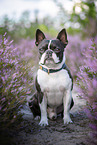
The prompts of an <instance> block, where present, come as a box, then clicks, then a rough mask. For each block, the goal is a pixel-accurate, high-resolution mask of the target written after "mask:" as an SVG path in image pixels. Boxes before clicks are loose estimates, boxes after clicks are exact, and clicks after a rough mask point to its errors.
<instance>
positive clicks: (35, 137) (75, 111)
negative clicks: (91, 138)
mask: <svg viewBox="0 0 97 145" xmlns="http://www.w3.org/2000/svg"><path fill="white" fill-rule="evenodd" d="M76 96H77V94H76V93H75V92H73V98H74V102H75V105H74V107H73V108H72V110H71V119H72V121H73V124H68V125H64V124H63V119H62V118H61V116H58V118H57V120H56V121H51V120H49V126H46V127H41V126H39V125H38V124H39V120H37V121H36V120H33V119H32V113H31V112H30V110H29V108H27V109H26V111H25V110H22V111H24V121H23V122H22V126H23V128H22V129H21V131H20V132H19V133H18V136H17V145H89V142H88V143H87V137H88V134H89V132H90V128H89V120H88V118H87V117H86V114H85V113H84V108H85V105H86V103H85V100H83V99H80V98H78V97H76ZM26 107H27V106H26Z"/></svg>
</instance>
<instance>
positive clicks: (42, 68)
mask: <svg viewBox="0 0 97 145" xmlns="http://www.w3.org/2000/svg"><path fill="white" fill-rule="evenodd" d="M39 68H40V69H41V70H43V71H45V72H47V73H48V74H49V73H55V72H58V71H60V70H62V69H65V68H66V64H65V63H64V64H63V65H62V67H61V68H59V69H47V68H45V67H43V66H42V65H40V64H39Z"/></svg>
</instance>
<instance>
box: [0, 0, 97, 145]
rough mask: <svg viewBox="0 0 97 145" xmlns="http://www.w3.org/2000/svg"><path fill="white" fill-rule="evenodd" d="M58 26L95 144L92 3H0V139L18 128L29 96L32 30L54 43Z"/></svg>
mask: <svg viewBox="0 0 97 145" xmlns="http://www.w3.org/2000/svg"><path fill="white" fill-rule="evenodd" d="M63 28H66V30H67V38H68V41H69V43H68V45H67V47H66V49H65V53H66V64H67V65H68V67H69V68H70V71H71V74H72V76H73V78H74V84H76V87H75V85H74V90H75V89H76V91H77V93H78V94H79V96H80V97H82V98H84V99H85V100H86V102H87V104H86V108H87V109H86V114H87V116H88V118H89V119H90V128H91V129H92V130H93V133H92V135H91V140H92V139H93V140H92V142H95V144H97V0H0V130H3V134H2V131H0V135H1V136H4V135H5V132H6V129H9V128H10V126H11V127H12V128H13V125H14V127H16V128H15V130H16V129H18V128H20V127H22V124H21V125H20V122H22V119H21V113H20V110H21V108H23V107H24V106H25V105H27V98H29V96H30V97H32V94H33V92H34V87H33V86H34V79H33V75H34V72H35V68H36V66H38V50H37V49H36V46H35V32H36V29H41V30H42V31H43V32H44V33H45V34H46V37H47V38H52V39H53V38H56V36H57V34H58V32H59V31H60V30H61V29H63ZM24 109H25V108H24ZM15 125H16V126H15ZM7 132H8V134H9V135H10V133H9V132H10V131H7ZM11 135H12V134H11ZM1 139H2V141H5V138H2V137H1ZM6 141H7V140H6ZM8 143H9V142H8ZM8 143H7V144H8Z"/></svg>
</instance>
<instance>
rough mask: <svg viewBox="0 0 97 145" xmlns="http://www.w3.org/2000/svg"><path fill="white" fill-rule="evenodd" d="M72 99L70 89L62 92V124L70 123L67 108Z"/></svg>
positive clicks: (68, 108)
mask: <svg viewBox="0 0 97 145" xmlns="http://www.w3.org/2000/svg"><path fill="white" fill-rule="evenodd" d="M71 101H72V92H71V90H67V91H66V92H65V94H64V98H63V103H64V118H63V120H64V124H68V123H72V120H71V118H70V114H69V110H70V106H71Z"/></svg>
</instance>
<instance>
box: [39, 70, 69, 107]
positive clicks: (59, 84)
mask: <svg viewBox="0 0 97 145" xmlns="http://www.w3.org/2000/svg"><path fill="white" fill-rule="evenodd" d="M37 80H38V83H39V85H40V88H41V91H42V92H43V93H44V94H45V95H46V97H47V103H48V105H49V106H52V107H57V106H59V105H61V104H62V99H63V96H64V93H65V91H66V90H67V89H70V88H71V85H72V81H71V79H70V77H69V74H68V72H67V70H65V69H63V70H61V71H59V72H57V73H50V74H48V73H46V72H44V71H42V70H40V69H39V70H38V73H37Z"/></svg>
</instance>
